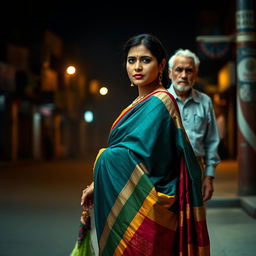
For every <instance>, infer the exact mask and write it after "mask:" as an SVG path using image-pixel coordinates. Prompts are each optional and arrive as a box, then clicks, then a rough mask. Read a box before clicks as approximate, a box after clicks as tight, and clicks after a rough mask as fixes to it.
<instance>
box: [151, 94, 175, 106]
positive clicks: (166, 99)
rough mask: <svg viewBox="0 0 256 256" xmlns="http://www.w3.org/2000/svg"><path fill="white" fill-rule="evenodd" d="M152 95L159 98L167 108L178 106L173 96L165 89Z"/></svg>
mask: <svg viewBox="0 0 256 256" xmlns="http://www.w3.org/2000/svg"><path fill="white" fill-rule="evenodd" d="M152 96H155V97H157V98H158V99H160V100H161V102H162V103H163V104H164V105H165V106H166V107H167V109H170V108H175V109H177V108H178V105H177V102H176V100H175V98H174V97H173V95H171V93H169V92H168V91H167V90H159V91H156V92H155V93H154V94H153V95H152Z"/></svg>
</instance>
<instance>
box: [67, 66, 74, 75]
mask: <svg viewBox="0 0 256 256" xmlns="http://www.w3.org/2000/svg"><path fill="white" fill-rule="evenodd" d="M66 72H67V74H69V75H74V74H75V73H76V68H75V67H74V66H68V67H67V69H66Z"/></svg>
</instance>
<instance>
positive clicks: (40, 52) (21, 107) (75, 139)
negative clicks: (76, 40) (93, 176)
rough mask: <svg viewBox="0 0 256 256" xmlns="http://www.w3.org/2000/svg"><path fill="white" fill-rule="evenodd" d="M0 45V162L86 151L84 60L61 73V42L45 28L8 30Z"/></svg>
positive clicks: (64, 61)
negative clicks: (74, 70)
mask: <svg viewBox="0 0 256 256" xmlns="http://www.w3.org/2000/svg"><path fill="white" fill-rule="evenodd" d="M1 37H2V38H5V40H3V41H2V42H1V44H0V160H18V159H24V158H27V159H52V158H65V157H79V156H81V155H84V154H85V145H84V143H85V142H84V136H85V124H84V120H83V109H84V105H85V101H86V100H88V99H89V98H90V95H89V89H88V86H87V83H88V82H87V80H86V74H85V70H84V69H83V63H82V62H81V61H79V60H77V62H76V63H75V64H76V65H79V67H78V68H77V72H76V73H75V74H73V75H69V74H67V73H66V67H67V65H68V64H69V62H70V58H69V57H70V56H67V52H66V48H65V42H63V40H62V39H61V38H60V37H58V36H57V35H55V34H54V33H52V32H51V31H49V30H43V31H40V32H38V31H36V32H35V31H26V30H24V31H20V30H15V29H13V30H10V31H8V33H7V34H5V35H2V36H1Z"/></svg>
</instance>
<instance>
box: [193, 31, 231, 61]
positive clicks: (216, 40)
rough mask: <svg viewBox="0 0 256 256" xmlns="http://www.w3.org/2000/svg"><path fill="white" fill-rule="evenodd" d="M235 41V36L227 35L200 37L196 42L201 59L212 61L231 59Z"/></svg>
mask: <svg viewBox="0 0 256 256" xmlns="http://www.w3.org/2000/svg"><path fill="white" fill-rule="evenodd" d="M233 39H234V37H233V36H225V35H218V36H213V35H210V36H198V37H197V38H196V40H197V43H198V51H199V55H200V58H202V59H212V60H217V59H218V60H223V59H226V58H229V57H230V54H231V47H232V45H231V43H232V41H233Z"/></svg>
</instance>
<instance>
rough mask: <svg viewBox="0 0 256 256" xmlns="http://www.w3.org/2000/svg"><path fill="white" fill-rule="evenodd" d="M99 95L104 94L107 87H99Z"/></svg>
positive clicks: (106, 91)
mask: <svg viewBox="0 0 256 256" xmlns="http://www.w3.org/2000/svg"><path fill="white" fill-rule="evenodd" d="M99 92H100V94H101V95H106V94H107V93H108V88H107V87H101V88H100V90H99Z"/></svg>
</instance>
